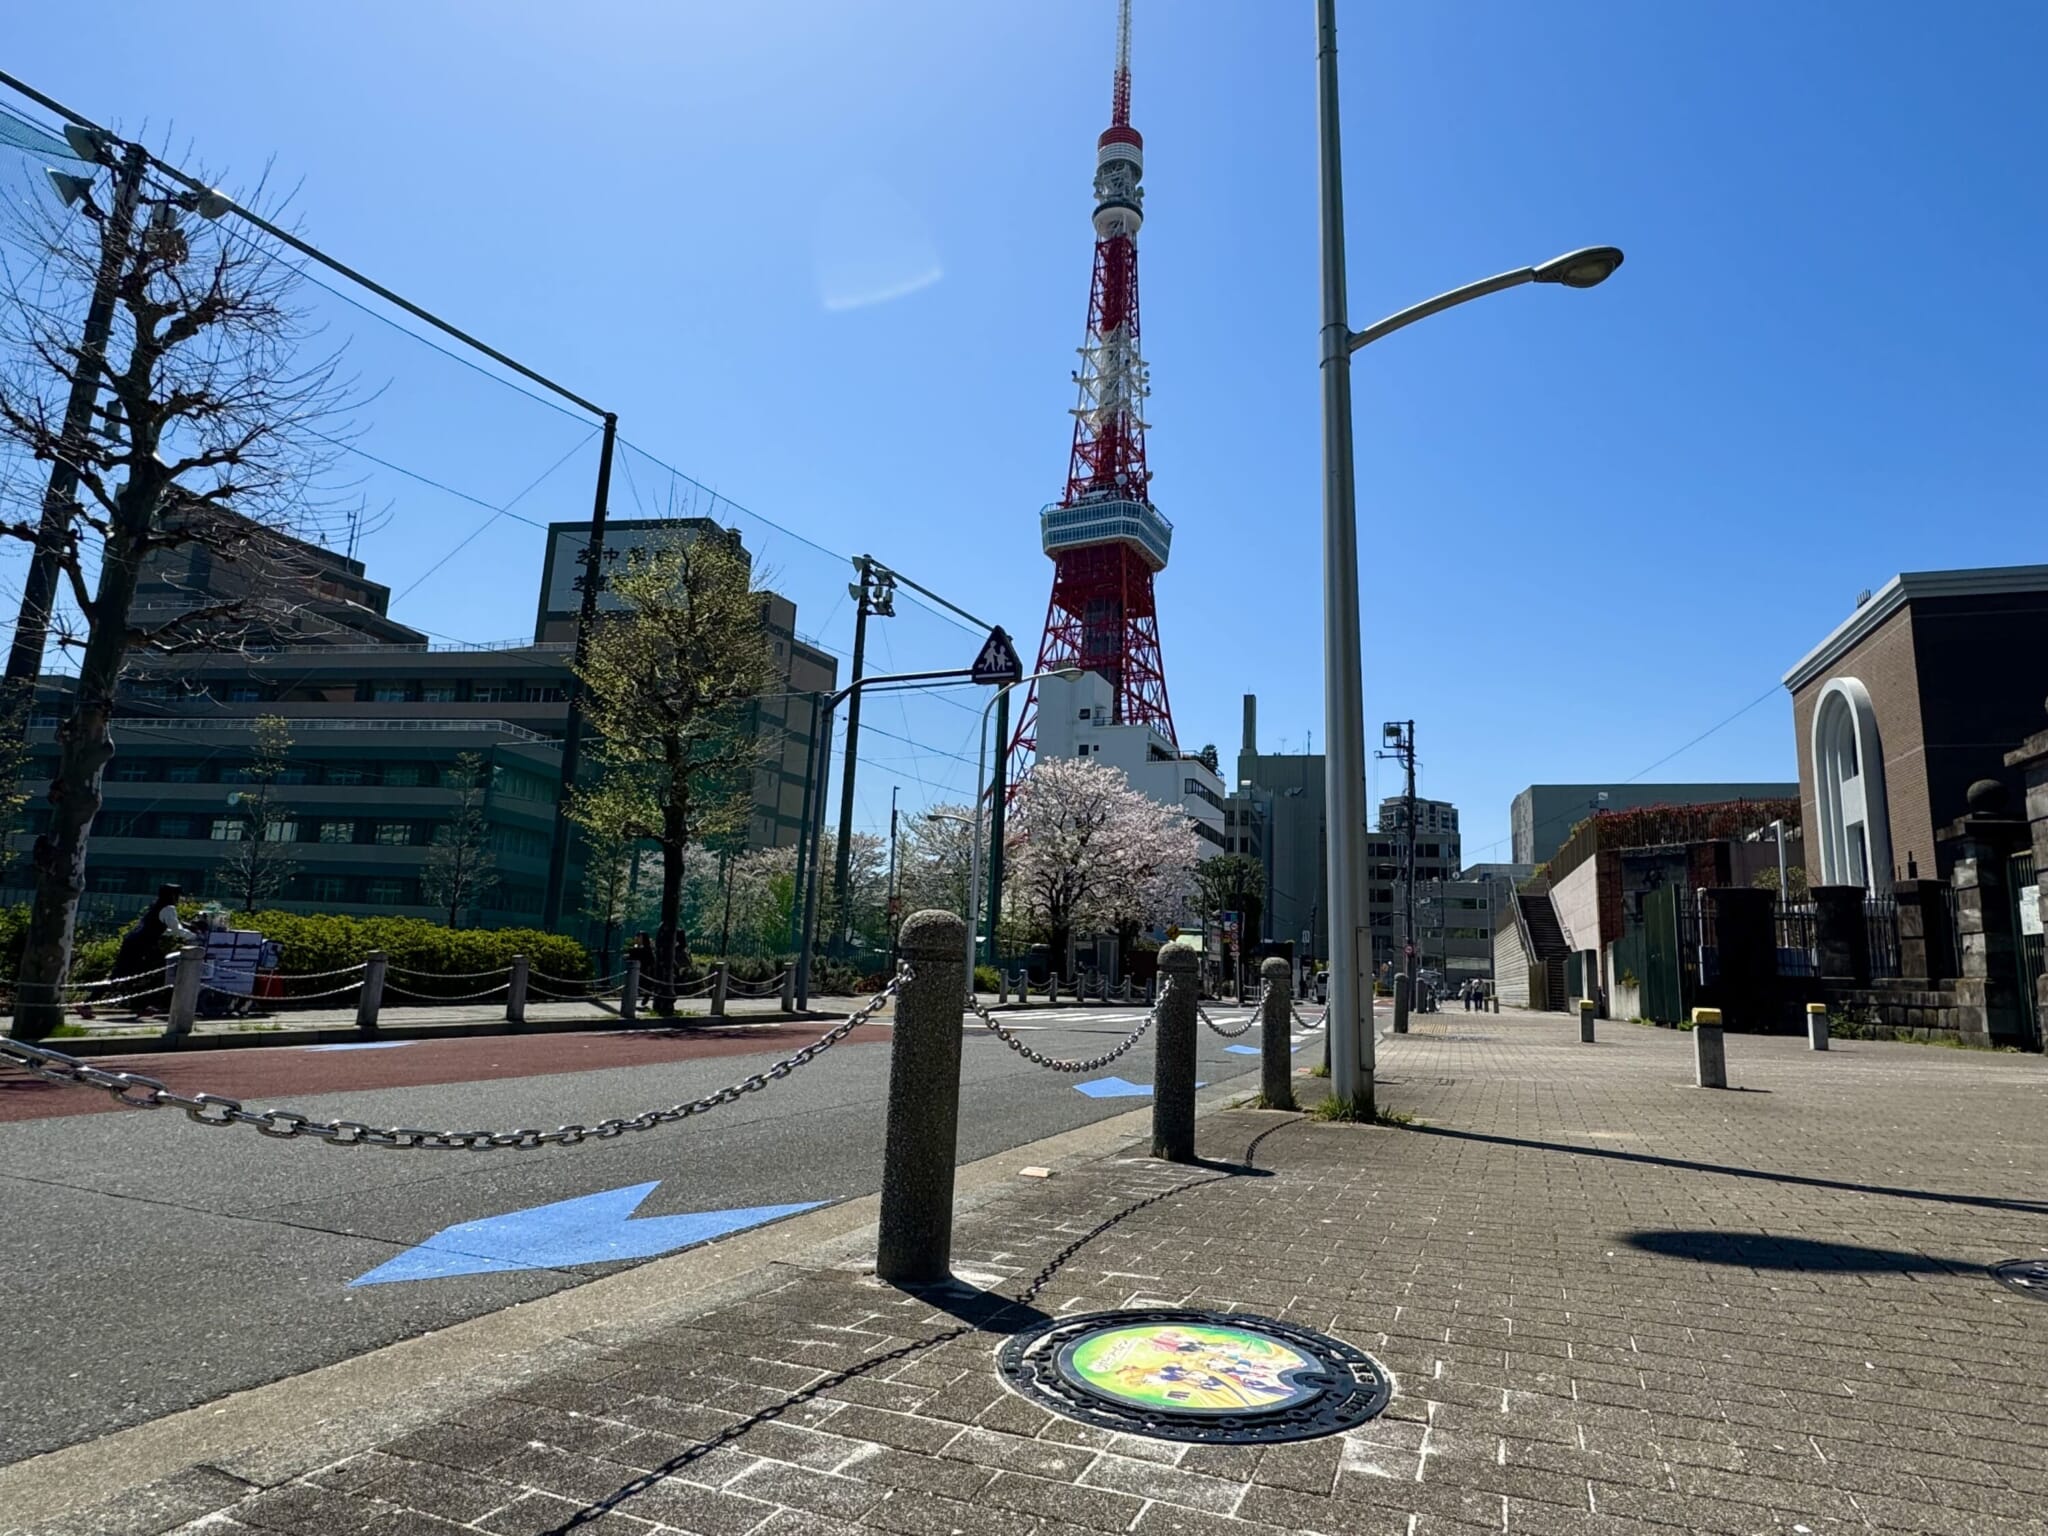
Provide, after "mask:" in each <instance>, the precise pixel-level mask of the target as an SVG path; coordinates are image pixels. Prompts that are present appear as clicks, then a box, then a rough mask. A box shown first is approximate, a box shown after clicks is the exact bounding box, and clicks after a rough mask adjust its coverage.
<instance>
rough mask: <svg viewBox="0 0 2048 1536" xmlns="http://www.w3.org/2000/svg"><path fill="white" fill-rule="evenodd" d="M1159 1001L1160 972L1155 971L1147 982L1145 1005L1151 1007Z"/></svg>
mask: <svg viewBox="0 0 2048 1536" xmlns="http://www.w3.org/2000/svg"><path fill="white" fill-rule="evenodd" d="M1158 1001H1159V973H1158V972H1157V971H1154V972H1153V973H1152V979H1151V980H1150V981H1148V982H1146V983H1145V1006H1146V1007H1147V1008H1150V1007H1151V1006H1152V1005H1153V1004H1154V1003H1157V1002H1158Z"/></svg>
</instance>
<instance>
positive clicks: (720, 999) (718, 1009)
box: [711, 964, 731, 1019]
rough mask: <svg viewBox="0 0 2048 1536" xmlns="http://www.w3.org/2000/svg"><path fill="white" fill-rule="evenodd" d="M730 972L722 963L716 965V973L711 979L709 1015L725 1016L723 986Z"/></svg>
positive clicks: (718, 1017)
mask: <svg viewBox="0 0 2048 1536" xmlns="http://www.w3.org/2000/svg"><path fill="white" fill-rule="evenodd" d="M730 975H731V972H730V971H728V970H727V969H726V968H725V966H724V965H722V964H721V965H720V966H719V967H718V974H717V975H716V976H714V977H713V978H712V980H711V1017H713V1018H714V1019H722V1018H724V1017H725V986H726V981H727V979H728V978H729V977H730Z"/></svg>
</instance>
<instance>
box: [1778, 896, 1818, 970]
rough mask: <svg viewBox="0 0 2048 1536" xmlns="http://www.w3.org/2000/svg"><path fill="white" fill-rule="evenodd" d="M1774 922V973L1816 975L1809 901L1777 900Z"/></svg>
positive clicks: (1816, 959)
mask: <svg viewBox="0 0 2048 1536" xmlns="http://www.w3.org/2000/svg"><path fill="white" fill-rule="evenodd" d="M1777 925H1778V974H1779V975H1780V976H1818V975H1819V974H1820V956H1819V952H1818V950H1819V945H1818V939H1817V935H1816V931H1815V924H1814V913H1813V907H1812V905H1811V904H1810V903H1807V902H1787V901H1781V902H1779V903H1778V907H1777Z"/></svg>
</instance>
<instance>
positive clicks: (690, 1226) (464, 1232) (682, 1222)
mask: <svg viewBox="0 0 2048 1536" xmlns="http://www.w3.org/2000/svg"><path fill="white" fill-rule="evenodd" d="M1146 1091H1147V1092H1150V1090H1149V1089H1147V1090H1146ZM660 1182H661V1181H660V1180H659V1179H656V1180H653V1181H652V1182H650V1183H646V1184H628V1185H627V1186H626V1187H625V1188H623V1189H607V1190H601V1191H600V1192H599V1193H597V1194H594V1195H581V1196H578V1197H577V1198H576V1199H574V1200H558V1201H556V1202H555V1203H554V1204H552V1205H536V1206H534V1207H533V1208H532V1209H530V1210H524V1211H510V1212H508V1213H506V1214H505V1215H503V1216H486V1217H484V1218H483V1219H482V1220H480V1221H465V1222H459V1223H458V1224H456V1225H455V1226H452V1227H443V1228H442V1229H441V1230H440V1231H439V1232H436V1233H435V1234H434V1235H433V1236H432V1237H430V1238H428V1239H427V1240H426V1241H425V1242H424V1243H421V1244H420V1245H419V1246H418V1247H417V1248H409V1249H407V1250H406V1251H405V1252H404V1253H401V1254H400V1255H399V1256H398V1257H397V1258H395V1259H390V1260H387V1261H386V1262H385V1263H382V1264H379V1265H378V1266H377V1267H376V1268H375V1269H373V1270H371V1271H370V1272H369V1273H368V1274H366V1275H359V1276H357V1277H356V1278H355V1279H354V1280H351V1281H350V1282H349V1284H350V1285H351V1286H358V1285H389V1284H391V1283H392V1282H393V1281H396V1280H439V1279H446V1278H448V1277H449V1276H452V1275H484V1274H493V1273H498V1272H501V1271H505V1270H516V1269H559V1268H562V1267H564V1266H566V1265H571V1264H604V1263H608V1262H610V1261H612V1260H616V1259H651V1258H653V1257H654V1256H655V1255H656V1254H658V1253H670V1252H673V1251H674V1250H675V1249H678V1248H687V1247H689V1246H690V1245H691V1244H692V1243H702V1242H708V1241H710V1240H711V1239H712V1238H714V1237H723V1236H724V1235H725V1234H726V1233H728V1232H738V1231H740V1230H742V1229H743V1228H746V1227H758V1226H760V1225H761V1224H762V1223H763V1222H767V1221H775V1220H778V1219H779V1218H781V1217H784V1216H794V1215H796V1214H797V1213H798V1212H799V1211H809V1210H815V1209H816V1208H817V1207H818V1206H820V1205H823V1204H824V1203H825V1202H824V1201H822V1200H806V1201H803V1202H802V1203H801V1204H797V1205H750V1206H744V1207H741V1208H740V1209H737V1210H730V1211H690V1212H686V1213H684V1214H682V1215H678V1216H647V1217H642V1218H640V1219H639V1220H635V1219H634V1218H633V1212H635V1211H636V1210H638V1209H639V1208H640V1202H641V1201H643V1200H645V1199H646V1198H647V1197H648V1196H649V1195H650V1194H652V1193H653V1192H654V1189H655V1186H656V1185H657V1184H659V1183H660Z"/></svg>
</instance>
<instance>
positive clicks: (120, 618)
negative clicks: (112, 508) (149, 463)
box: [14, 480, 158, 1040]
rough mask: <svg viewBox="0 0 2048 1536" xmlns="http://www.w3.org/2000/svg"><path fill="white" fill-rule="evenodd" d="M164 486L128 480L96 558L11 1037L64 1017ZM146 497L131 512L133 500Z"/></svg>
mask: <svg viewBox="0 0 2048 1536" xmlns="http://www.w3.org/2000/svg"><path fill="white" fill-rule="evenodd" d="M157 495H158V492H157V490H156V488H155V487H154V486H151V485H147V484H145V485H143V486H140V487H138V486H137V484H136V483H135V481H133V480H130V482H129V484H128V486H127V488H126V489H125V490H124V491H123V492H122V495H121V501H122V513H123V515H122V517H121V520H120V522H119V523H118V524H117V525H116V530H115V531H116V535H117V536H116V537H114V538H110V539H108V540H107V542H106V545H105V552H104V554H103V556H102V558H101V563H100V584H99V590H98V591H97V592H96V593H95V594H94V607H95V608H96V609H97V611H98V612H99V614H100V615H102V618H101V619H100V621H99V622H97V623H94V624H93V626H92V632H91V635H90V637H89V638H88V639H87V641H86V646H85V654H84V656H83V658H82V659H81V661H80V663H79V668H78V690H77V693H76V695H75V701H74V704H73V708H72V712H71V717H70V718H69V719H68V720H65V721H64V722H63V723H62V724H60V725H59V726H58V727H57V771H56V773H55V775H54V776H53V777H52V778H51V780H50V790H49V801H50V807H51V810H50V828H49V830H48V831H47V832H45V833H43V835H42V836H40V837H38V838H37V839H36V845H35V852H34V854H33V856H32V857H33V860H34V868H35V876H36V899H35V903H34V905H33V907H32V908H31V909H30V911H29V919H28V932H27V934H26V936H25V937H24V939H23V943H22V951H21V976H20V983H19V986H18V989H17V990H18V1001H17V1003H16V1005H15V1014H14V1033H15V1036H16V1037H17V1038H18V1039H22V1040H42V1039H45V1038H47V1037H48V1036H49V1035H50V1034H51V1033H52V1032H53V1031H54V1030H55V1029H56V1028H57V1026H58V1025H60V1024H62V1023H63V1022H64V1002H63V990H62V989H63V983H64V980H65V978H66V977H67V976H68V975H69V974H70V971H71V949H72V944H73V942H74V940H75V939H76V938H77V934H78V900H79V897H81V896H82V895H83V894H84V893H85V853H86V839H87V835H88V834H89V833H90V832H91V830H92V823H93V818H94V817H95V816H97V815H98V814H99V809H100V778H101V775H102V774H104V773H105V772H106V767H107V763H108V761H109V760H110V759H111V758H112V757H113V755H114V738H113V733H112V729H111V727H112V723H113V715H114V684H115V682H116V680H118V679H119V677H120V675H121V662H122V660H123V658H124V657H125V655H126V653H127V648H128V622H127V621H128V610H129V606H130V604H131V602H132V601H133V599H134V596H135V585H136V580H137V577H138V575H139V574H140V571H141V565H142V559H141V553H140V551H139V550H138V549H137V547H136V545H137V543H138V540H137V538H136V536H135V534H134V533H133V532H132V531H131V529H132V527H133V526H134V525H135V524H136V523H138V522H139V524H140V525H141V526H142V527H145V528H146V527H147V526H148V525H149V521H150V513H151V511H152V510H153V509H154V507H155V504H156V499H157ZM131 498H134V499H136V500H138V501H146V504H145V505H144V506H143V507H141V508H138V509H137V510H139V511H140V514H141V515H140V517H139V518H138V517H136V516H134V515H133V514H132V513H131V511H130V506H129V503H130V499H131Z"/></svg>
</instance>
